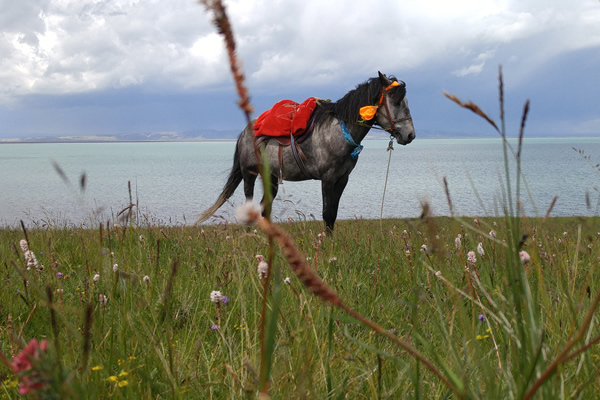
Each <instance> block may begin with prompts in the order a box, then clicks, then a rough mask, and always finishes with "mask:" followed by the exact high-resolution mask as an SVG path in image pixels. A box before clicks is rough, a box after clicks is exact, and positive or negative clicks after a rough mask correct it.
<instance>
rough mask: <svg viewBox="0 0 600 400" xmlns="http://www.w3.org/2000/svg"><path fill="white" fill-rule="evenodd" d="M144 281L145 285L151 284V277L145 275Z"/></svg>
mask: <svg viewBox="0 0 600 400" xmlns="http://www.w3.org/2000/svg"><path fill="white" fill-rule="evenodd" d="M142 280H143V281H144V283H147V284H150V277H149V276H148V275H144V277H143V278H142Z"/></svg>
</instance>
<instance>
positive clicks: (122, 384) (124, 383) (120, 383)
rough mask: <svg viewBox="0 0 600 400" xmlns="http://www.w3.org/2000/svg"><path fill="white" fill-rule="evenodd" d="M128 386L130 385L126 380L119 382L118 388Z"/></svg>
mask: <svg viewBox="0 0 600 400" xmlns="http://www.w3.org/2000/svg"><path fill="white" fill-rule="evenodd" d="M127 385H129V382H127V381H126V380H123V381H119V383H117V386H118V387H120V388H121V387H125V386H127Z"/></svg>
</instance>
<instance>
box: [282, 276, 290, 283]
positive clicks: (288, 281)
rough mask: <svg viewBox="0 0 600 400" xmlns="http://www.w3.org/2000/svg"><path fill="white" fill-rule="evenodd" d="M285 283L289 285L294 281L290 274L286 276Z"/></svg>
mask: <svg viewBox="0 0 600 400" xmlns="http://www.w3.org/2000/svg"><path fill="white" fill-rule="evenodd" d="M283 283H285V284H286V285H289V284H291V283H292V280H291V279H290V277H289V276H286V277H285V279H284V280H283Z"/></svg>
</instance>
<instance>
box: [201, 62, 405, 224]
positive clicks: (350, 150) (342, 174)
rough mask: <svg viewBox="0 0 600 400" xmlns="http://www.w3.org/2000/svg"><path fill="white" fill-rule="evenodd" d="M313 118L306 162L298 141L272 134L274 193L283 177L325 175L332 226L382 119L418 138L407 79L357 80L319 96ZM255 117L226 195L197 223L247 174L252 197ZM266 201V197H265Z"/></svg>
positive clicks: (327, 218) (387, 127)
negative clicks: (331, 95) (335, 93)
mask: <svg viewBox="0 0 600 400" xmlns="http://www.w3.org/2000/svg"><path fill="white" fill-rule="evenodd" d="M310 118H311V122H310V123H309V124H312V133H311V134H310V136H308V137H307V138H306V139H305V140H304V141H303V142H302V144H301V152H302V153H303V156H304V157H303V158H304V159H305V160H304V162H302V161H299V160H298V158H299V157H298V154H297V150H295V149H294V148H293V146H294V145H293V144H292V146H287V147H283V149H280V148H279V144H278V143H277V142H276V141H275V140H269V141H268V142H266V145H264V147H263V151H265V152H266V154H267V157H268V160H269V164H270V171H271V175H272V177H271V194H272V198H273V199H274V198H275V196H276V195H277V189H278V187H279V182H280V181H281V179H283V180H287V181H303V180H308V179H316V180H320V181H321V191H322V199H323V220H324V222H325V227H326V229H327V230H329V231H330V232H331V231H333V228H334V224H335V220H336V218H337V213H338V206H339V203H340V198H341V196H342V193H343V191H344V188H345V187H346V184H347V183H348V177H349V176H350V173H351V172H352V170H353V169H354V167H355V165H356V163H357V161H358V154H359V153H360V150H362V145H361V144H360V143H361V142H362V140H363V139H364V138H365V136H366V135H367V133H368V132H369V130H370V129H371V128H372V127H373V125H379V127H381V129H383V130H384V131H386V132H388V133H389V134H390V135H391V137H393V138H395V139H396V142H397V143H398V144H400V145H407V144H409V143H410V142H412V141H413V139H414V138H415V130H414V126H413V122H412V117H411V115H410V110H409V108H408V102H407V99H406V84H405V83H404V82H402V81H399V80H398V79H396V78H395V77H394V76H390V77H387V76H386V75H384V74H382V73H381V72H379V76H378V77H375V78H370V79H368V80H367V81H365V82H363V83H361V84H359V85H357V86H356V88H355V89H353V90H351V91H349V92H348V93H347V94H346V95H344V96H343V97H342V98H341V99H339V100H338V101H335V102H331V101H321V102H318V105H317V106H316V108H315V109H314V111H313V112H312V115H311V117H310ZM255 121H256V120H254V121H252V122H250V123H249V124H248V125H247V126H246V128H245V129H244V130H243V131H242V133H241V134H240V136H239V138H238V140H237V144H236V147H235V153H234V157H233V166H232V168H231V172H230V173H229V177H228V178H227V182H226V183H225V185H224V187H223V191H222V192H221V195H220V196H219V198H218V199H217V201H216V202H215V203H214V204H213V206H212V207H210V208H208V209H207V210H206V211H204V212H203V213H202V214H201V215H200V217H199V219H198V221H197V223H201V222H203V221H206V220H207V219H208V218H209V217H210V216H211V215H213V214H214V213H215V212H216V211H217V210H218V209H219V208H220V207H221V206H222V205H223V204H225V202H226V201H227V200H228V199H229V198H230V197H231V196H232V195H233V193H234V192H235V190H236V189H237V187H238V186H239V184H240V183H241V182H242V180H243V181H244V194H245V197H246V200H247V201H252V198H253V197H254V184H255V181H256V177H257V176H258V168H259V167H258V165H257V164H258V162H257V154H258V152H255V150H256V149H255V146H257V143H256V137H255V136H254V129H253V126H254V122H255ZM292 139H293V138H292ZM292 142H293V140H292ZM260 146H261V147H262V146H263V145H260ZM295 152H296V154H294V153H295ZM278 173H279V176H278V175H277V174H278ZM261 203H264V197H263V200H262V201H261Z"/></svg>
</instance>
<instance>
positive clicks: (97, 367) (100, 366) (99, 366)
mask: <svg viewBox="0 0 600 400" xmlns="http://www.w3.org/2000/svg"><path fill="white" fill-rule="evenodd" d="M102 368H104V367H103V366H102V365H96V366H94V367H92V371H100V370H101V369H102Z"/></svg>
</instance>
